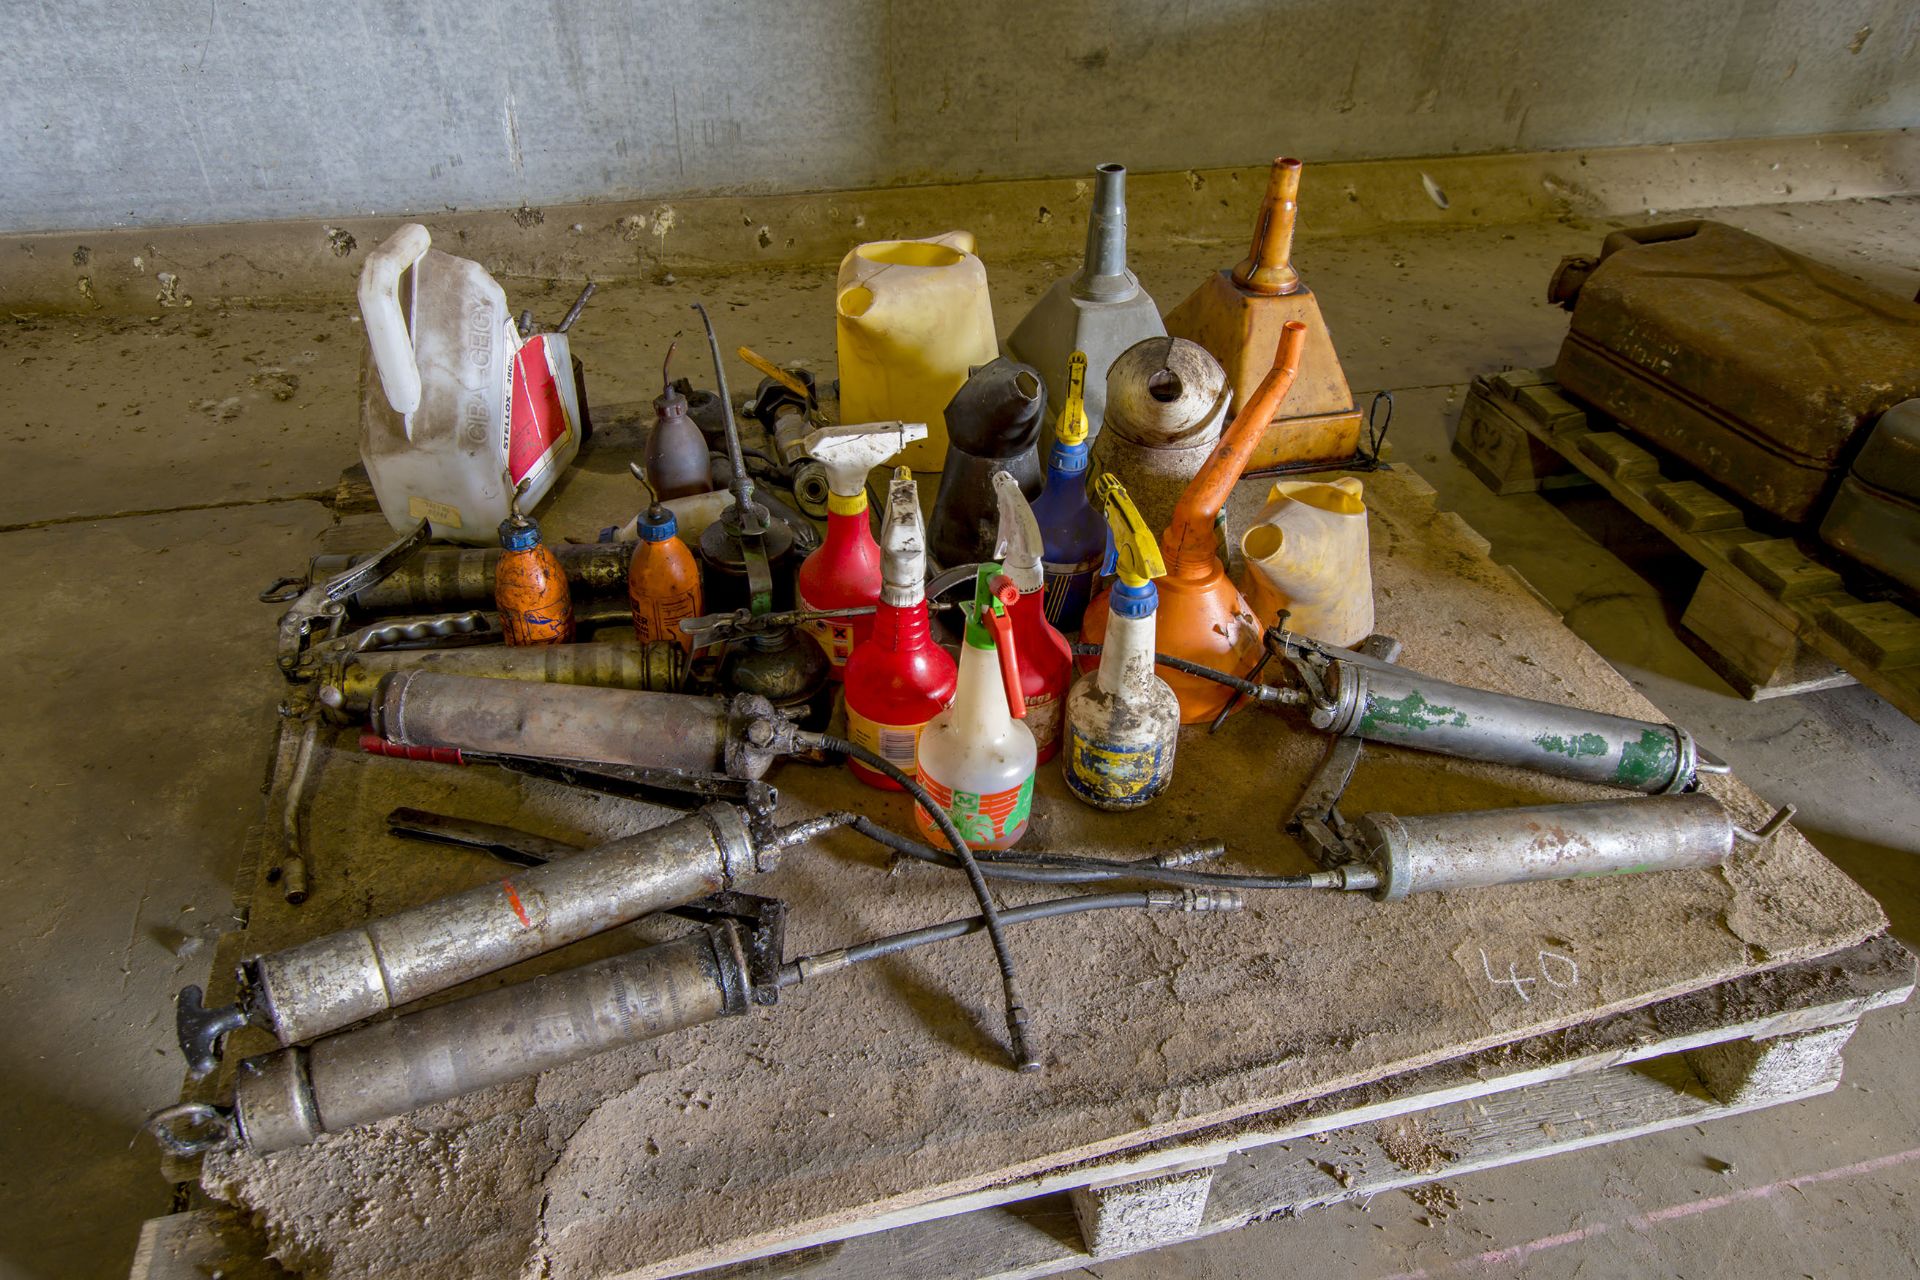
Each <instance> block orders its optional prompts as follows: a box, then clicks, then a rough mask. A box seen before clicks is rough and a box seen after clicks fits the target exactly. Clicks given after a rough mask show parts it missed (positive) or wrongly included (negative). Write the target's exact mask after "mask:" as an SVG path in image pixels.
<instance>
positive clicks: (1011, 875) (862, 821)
mask: <svg viewBox="0 0 1920 1280" xmlns="http://www.w3.org/2000/svg"><path fill="white" fill-rule="evenodd" d="M834 816H835V817H836V818H837V819H839V823H838V825H842V826H846V827H849V828H851V829H852V830H854V831H858V832H859V833H860V834H861V835H863V836H865V837H866V838H867V839H869V840H872V841H873V842H874V843H876V844H882V845H885V846H886V847H887V848H889V849H892V850H893V851H894V852H895V853H900V854H904V855H906V856H907V857H909V858H913V859H916V860H918V861H920V862H929V863H932V864H933V865H935V866H939V867H949V868H951V867H952V866H953V865H954V862H953V855H952V854H949V853H946V852H945V851H943V850H940V849H936V848H934V847H933V846H931V845H925V844H921V843H920V842H919V841H917V840H910V839H908V838H907V837H906V836H903V835H900V834H899V833H897V832H894V831H889V830H887V829H886V828H885V827H883V826H880V825H879V824H878V823H876V822H873V821H871V820H870V819H867V818H864V817H862V816H860V815H859V814H855V813H839V814H835V815H834ZM980 873H981V874H982V875H984V876H986V877H988V878H989V879H993V880H1013V881H1022V882H1026V883H1032V884H1090V883H1094V882H1097V881H1101V880H1144V881H1146V882H1147V883H1148V884H1167V885H1179V886H1181V887H1182V888H1193V889H1321V888H1330V887H1332V886H1330V885H1327V884H1325V883H1324V882H1323V879H1324V878H1316V877H1314V876H1312V875H1304V876H1236V875H1228V874H1226V873H1225V872H1220V871H1188V870H1185V869H1183V868H1179V867H1166V866H1156V865H1155V864H1154V863H1153V862H1152V861H1151V860H1147V861H1141V862H1115V861H1109V860H1107V859H1104V858H1077V857H1073V856H1070V855H1067V854H1048V853H1031V854H1023V853H1013V854H1002V855H1000V856H998V857H994V858H989V859H988V860H987V861H986V862H984V863H982V864H980Z"/></svg>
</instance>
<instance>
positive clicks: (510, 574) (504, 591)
mask: <svg viewBox="0 0 1920 1280" xmlns="http://www.w3.org/2000/svg"><path fill="white" fill-rule="evenodd" d="M493 591H494V604H495V605H496V606H498V608H499V610H500V630H501V631H502V633H504V634H503V638H504V639H505V640H506V642H507V643H508V644H510V645H537V644H565V643H566V642H567V641H569V640H571V639H573V600H572V596H571V594H570V593H569V591H568V589H567V577H566V574H565V573H564V572H562V570H561V568H560V562H559V561H558V560H556V559H554V557H553V553H552V552H550V551H548V550H547V549H546V548H545V547H534V548H532V549H530V550H524V551H507V552H503V553H502V554H501V556H500V561H499V564H498V565H497V566H496V567H495V569H494V578H493Z"/></svg>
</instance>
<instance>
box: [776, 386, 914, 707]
mask: <svg viewBox="0 0 1920 1280" xmlns="http://www.w3.org/2000/svg"><path fill="white" fill-rule="evenodd" d="M926 434H927V427H926V424H925V423H923V422H867V423H859V424H854V425H850V426H840V427H824V428H822V429H821V430H819V431H814V432H811V433H810V434H808V436H807V437H806V449H807V453H808V456H809V457H811V458H813V459H814V460H815V461H817V462H818V463H820V465H821V466H823V467H825V468H826V472H827V540H826V541H825V542H823V543H821V544H820V545H819V546H818V547H815V548H814V549H813V552H812V554H810V555H808V556H807V558H806V559H805V560H803V561H801V563H800V575H799V577H798V579H797V580H796V581H795V584H794V590H795V600H796V603H797V604H798V605H799V607H800V608H802V609H857V608H863V607H865V606H867V605H870V604H873V603H874V602H875V601H877V600H878V599H879V598H880V578H881V569H880V544H879V543H877V542H875V541H874V540H873V529H872V527H871V524H872V518H871V517H870V516H868V514H867V472H869V471H871V470H873V468H875V467H877V466H879V465H880V464H881V463H883V462H885V461H886V460H887V459H888V458H891V457H893V456H894V455H895V454H897V453H899V452H900V451H901V450H902V449H905V448H906V447H907V446H908V445H909V444H911V443H912V442H913V441H915V440H922V439H925V438H926ZM806 630H807V632H808V633H809V634H811V635H812V636H813V638H814V639H815V640H818V641H819V642H820V647H821V649H823V650H825V652H826V655H827V661H828V662H829V663H830V664H831V672H830V674H831V678H832V679H835V680H838V679H839V678H840V676H841V674H842V672H843V671H844V670H845V668H846V665H847V657H848V655H850V654H851V653H852V652H853V650H854V646H855V645H857V644H859V643H860V642H861V641H862V640H864V639H866V637H867V635H868V634H869V633H870V632H871V631H872V630H873V619H872V618H871V617H859V618H815V619H813V620H811V621H809V622H808V623H806Z"/></svg>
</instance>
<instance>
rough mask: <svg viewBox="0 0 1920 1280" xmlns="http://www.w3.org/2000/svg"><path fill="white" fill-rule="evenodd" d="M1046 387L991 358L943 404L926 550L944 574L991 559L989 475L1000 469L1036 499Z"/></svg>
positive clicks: (996, 515) (1027, 370) (993, 506)
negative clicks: (943, 429)
mask: <svg viewBox="0 0 1920 1280" xmlns="http://www.w3.org/2000/svg"><path fill="white" fill-rule="evenodd" d="M1046 412H1047V389H1046V386H1045V384H1043V383H1042V382H1041V381H1040V375H1039V373H1038V372H1036V371H1035V370H1034V369H1033V368H1031V367H1030V366H1028V365H1024V364H1016V363H1015V362H1014V361H1012V360H1007V359H995V360H993V361H991V362H989V363H987V364H985V365H982V366H981V367H980V368H978V369H975V370H974V371H973V373H972V375H971V376H970V377H968V379H967V383H966V385H965V386H963V387H961V388H960V390H959V391H958V392H957V393H955V395H954V397H953V400H952V402H951V403H949V404H948V405H947V406H946V411H945V415H944V416H945V419H946V423H947V459H946V462H945V464H944V465H942V467H941V469H940V488H939V490H938V491H937V492H936V493H935V494H934V498H933V518H932V521H931V522H930V523H929V525H928V529H927V550H928V551H929V552H930V553H931V554H932V556H933V562H934V564H935V565H937V566H939V567H940V568H943V569H951V568H955V567H957V566H959V565H963V564H977V563H979V562H980V561H982V560H986V559H990V558H991V557H992V555H993V546H994V539H995V537H996V535H997V531H998V529H999V527H1000V508H999V504H998V503H997V502H996V501H995V499H994V496H993V477H994V475H995V473H996V472H1001V471H1005V472H1007V473H1008V474H1010V475H1012V476H1013V478H1014V479H1015V480H1017V481H1019V482H1020V492H1021V493H1023V494H1025V495H1026V496H1027V497H1028V498H1029V499H1031V498H1037V497H1039V496H1040V489H1041V486H1042V485H1043V484H1044V483H1045V479H1046V478H1045V476H1044V475H1042V473H1041V470H1040V455H1039V452H1038V448H1039V441H1040V427H1041V424H1042V422H1043V421H1044V419H1045V416H1046Z"/></svg>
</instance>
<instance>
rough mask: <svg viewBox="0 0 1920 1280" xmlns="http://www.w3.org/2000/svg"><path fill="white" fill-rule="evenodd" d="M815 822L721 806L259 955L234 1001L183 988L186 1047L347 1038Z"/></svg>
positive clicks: (812, 829) (727, 878)
mask: <svg viewBox="0 0 1920 1280" xmlns="http://www.w3.org/2000/svg"><path fill="white" fill-rule="evenodd" d="M817 826H818V824H817V823H813V824H809V823H798V824H794V825H793V826H790V827H786V828H780V829H776V830H775V831H774V832H772V833H771V834H769V835H764V836H756V835H755V834H754V832H753V831H752V830H751V828H750V827H749V826H748V823H747V820H746V817H745V815H744V814H742V812H741V811H740V810H739V809H738V808H736V807H734V806H733V805H730V804H712V805H708V806H707V807H706V808H704V809H701V810H699V811H698V812H696V813H693V814H691V815H689V816H687V817H685V818H681V819H679V820H677V821H674V822H669V823H667V824H666V825H665V826H660V827H655V828H653V829H652V830H650V831H642V832H640V833H639V834H638V835H631V836H626V837H623V838H621V839H619V840H612V841H609V842H607V843H606V844H603V845H600V846H599V847H597V848H594V849H591V850H588V851H587V852H585V853H582V854H579V855H578V856H576V857H572V858H568V859H567V860H565V861H564V862H550V863H547V864H546V865H544V866H539V867H534V868H532V869H530V870H526V871H517V872H515V873H514V874H512V875H510V876H507V877H506V878H505V879H502V880H497V881H494V882H492V883H489V884H484V885H480V886H479V887H477V888H473V889H469V890H467V891H466V892H464V893H456V894H453V895H452V896H450V897H445V898H440V899H438V900H436V901H433V902H429V903H425V904H423V905H421V906H418V907H414V908H411V909H409V910H406V911H401V912H398V913H396V914H394V915H390V916H386V917H383V918H382V919H379V920H373V921H369V922H368V923H366V924H364V925H355V926H353V927H351V928H347V929H341V930H338V931H336V932H334V933H330V934H327V935H325V936H324V937H320V938H315V939H314V940H313V941H311V942H305V943H301V944H300V945H298V946H294V947H289V948H287V949H285V950H283V951H275V952H272V953H269V954H267V955H260V956H254V957H252V958H250V959H248V960H246V961H244V962H243V963H242V964H241V966H240V991H241V996H240V1000H239V1003H237V1004H236V1005H233V1006H230V1007H228V1008H223V1009H214V1010H208V1009H206V1008H204V1007H203V1006H202V1005H201V995H200V989H199V988H198V987H187V988H186V989H184V990H183V991H181V993H180V998H179V1001H178V1004H177V1007H176V1018H177V1021H178V1027H179V1034H180V1047H181V1049H182V1051H183V1052H184V1053H185V1054H186V1057H187V1063H188V1066H189V1068H190V1069H191V1070H192V1071H193V1072H194V1073H195V1074H196V1075H204V1074H206V1073H207V1072H208V1071H210V1070H212V1069H213V1065H214V1062H215V1061H216V1060H217V1057H218V1046H219V1043H220V1040H221V1037H223V1036H224V1035H225V1034H226V1033H227V1032H229V1031H232V1030H235V1029H237V1028H239V1027H240V1026H244V1025H247V1024H249V1023H251V1024H253V1025H256V1026H262V1027H265V1028H266V1029H268V1030H269V1031H272V1032H273V1034H274V1036H275V1037H276V1038H277V1039H278V1040H279V1041H280V1043H281V1044H283V1045H291V1044H298V1043H300V1042H302V1041H306V1040H311V1039H313V1038H314V1037H315V1036H322V1035H325V1034H327V1033H328V1032H330V1031H338V1030H339V1029H340V1028H342V1027H345V1026H348V1025H350V1024H352V1023H355V1022H358V1021H360V1020H361V1019H362V1018H368V1017H371V1016H373V1015H374V1014H376V1013H382V1012H385V1011H386V1010H388V1009H391V1008H393V1007H395V1006H396V1005H403V1004H408V1003H410V1002H412V1001H414V1000H418V999H421V998H422V997H424V996H430V995H433V994H434V993H436V992H440V991H445V990H447V989H448V988H450V987H455V986H458V985H459V984H460V983H463V982H466V981H468V980H470V979H473V978H478V977H481V976H483V975H485V974H489V973H493V972H495V971H497V970H500V969H504V968H506V967H507V966H509V965H513V964H518V963H519V962H521V961H522V960H529V959H532V958H533V957H534V956H538V955H542V954H544V953H546V952H548V951H552V950H554V949H555V948H557V947H564V946H566V945H567V944H569V943H573V942H578V941H579V940H580V939H582V938H585V937H589V936H591V935H593V934H596V933H601V932H603V931H605V930H607V929H612V928H616V927H618V926H620V925H623V924H627V923H629V922H631V921H633V920H637V919H639V918H640V917H641V916H643V915H646V914H647V913H649V912H652V911H660V910H664V909H666V908H668V907H677V906H681V905H683V904H685V903H688V902H692V901H693V900H694V899H695V898H701V897H705V896H707V895H708V894H712V893H718V892H719V891H721V890H723V889H726V888H729V887H731V886H732V885H733V884H734V883H735V882H736V881H737V880H739V879H741V878H742V877H745V876H750V875H755V874H758V873H760V872H764V871H770V870H772V869H773V867H774V865H775V864H776V863H777V862H778V860H779V854H780V851H781V850H782V849H784V848H786V847H788V846H789V845H791V844H794V843H797V842H798V841H800V840H803V839H809V838H811V837H812V836H813V835H815V834H818V830H817Z"/></svg>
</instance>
